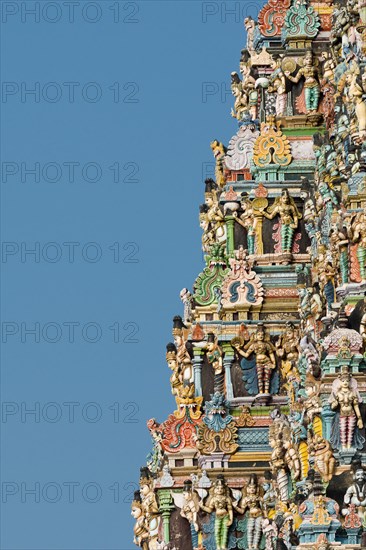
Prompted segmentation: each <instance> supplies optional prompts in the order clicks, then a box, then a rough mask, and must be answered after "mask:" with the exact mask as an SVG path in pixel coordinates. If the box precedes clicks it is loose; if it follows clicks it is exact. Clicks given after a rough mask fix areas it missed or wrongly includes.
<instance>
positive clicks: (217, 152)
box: [210, 139, 227, 189]
mask: <svg viewBox="0 0 366 550" xmlns="http://www.w3.org/2000/svg"><path fill="white" fill-rule="evenodd" d="M210 147H211V149H212V152H213V155H214V157H215V161H216V166H215V178H216V184H217V185H218V186H219V188H220V189H221V188H222V187H224V185H225V183H226V179H225V174H224V167H225V162H224V159H225V155H226V153H227V149H226V147H225V146H224V144H223V143H221V142H220V141H218V140H217V139H214V140H213V141H211V143H210Z"/></svg>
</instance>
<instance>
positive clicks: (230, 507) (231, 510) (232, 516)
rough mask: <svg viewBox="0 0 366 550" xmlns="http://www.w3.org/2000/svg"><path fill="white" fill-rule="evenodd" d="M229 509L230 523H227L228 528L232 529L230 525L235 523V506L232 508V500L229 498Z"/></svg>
mask: <svg viewBox="0 0 366 550" xmlns="http://www.w3.org/2000/svg"><path fill="white" fill-rule="evenodd" d="M227 502H228V504H227V509H228V512H229V521H228V522H227V524H228V526H229V527H230V525H231V524H232V523H233V521H234V514H233V506H232V503H231V500H230V498H229V497H228V499H227Z"/></svg>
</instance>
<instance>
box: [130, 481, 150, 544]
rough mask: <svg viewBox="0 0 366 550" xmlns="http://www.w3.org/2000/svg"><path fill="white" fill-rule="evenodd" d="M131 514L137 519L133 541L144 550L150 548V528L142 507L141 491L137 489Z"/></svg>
mask: <svg viewBox="0 0 366 550" xmlns="http://www.w3.org/2000/svg"><path fill="white" fill-rule="evenodd" d="M131 515H132V516H133V517H134V519H135V520H136V523H135V525H134V528H133V534H134V539H133V542H134V544H136V546H139V547H140V548H142V549H143V550H149V529H148V527H147V525H146V518H145V515H144V512H143V509H142V502H141V496H140V491H135V495H134V499H133V501H132V506H131Z"/></svg>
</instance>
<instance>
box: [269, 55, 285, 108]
mask: <svg viewBox="0 0 366 550" xmlns="http://www.w3.org/2000/svg"><path fill="white" fill-rule="evenodd" d="M272 57H273V62H272V65H271V67H272V69H273V73H272V74H271V76H270V77H269V87H268V92H270V93H275V94H276V116H285V115H286V107H287V93H286V78H285V74H284V72H283V70H282V67H281V61H282V59H281V57H280V56H278V57H274V56H272Z"/></svg>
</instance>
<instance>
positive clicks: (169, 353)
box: [166, 342, 183, 395]
mask: <svg viewBox="0 0 366 550" xmlns="http://www.w3.org/2000/svg"><path fill="white" fill-rule="evenodd" d="M166 361H167V363H168V367H169V368H170V369H171V370H172V371H173V374H172V375H171V377H170V385H171V387H172V394H173V395H179V393H180V390H181V389H182V387H183V376H182V371H181V368H180V365H178V361H177V348H176V347H175V344H173V343H172V342H170V343H169V344H167V346H166Z"/></svg>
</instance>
